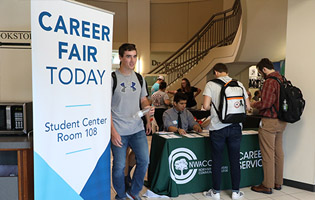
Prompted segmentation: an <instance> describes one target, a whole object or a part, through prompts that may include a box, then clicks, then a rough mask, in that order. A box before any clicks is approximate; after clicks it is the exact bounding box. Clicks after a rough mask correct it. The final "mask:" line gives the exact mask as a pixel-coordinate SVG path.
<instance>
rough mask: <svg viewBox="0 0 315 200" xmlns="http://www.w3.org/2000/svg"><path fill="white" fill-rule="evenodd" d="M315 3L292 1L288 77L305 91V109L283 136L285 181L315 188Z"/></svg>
mask: <svg viewBox="0 0 315 200" xmlns="http://www.w3.org/2000/svg"><path fill="white" fill-rule="evenodd" d="M314 10H315V1H311V0H299V1H296V0H289V1H288V23H287V26H288V27H287V48H286V52H287V53H286V76H287V78H289V79H290V80H291V81H292V83H293V84H294V85H297V86H298V87H299V88H301V90H302V91H303V95H304V99H305V100H306V107H305V110H304V113H303V115H302V119H301V120H300V121H299V122H297V123H294V124H289V125H288V126H287V128H286V130H285V133H284V151H285V168H284V177H285V178H286V179H290V180H294V181H299V182H303V183H308V184H312V185H314V184H315V134H314V122H315V120H314V113H315V104H314V102H315V89H314V87H313V84H312V83H311V81H312V80H313V79H314V74H315V62H314V52H315V48H314V46H315V37H314V35H315V26H314V21H315V12H314Z"/></svg>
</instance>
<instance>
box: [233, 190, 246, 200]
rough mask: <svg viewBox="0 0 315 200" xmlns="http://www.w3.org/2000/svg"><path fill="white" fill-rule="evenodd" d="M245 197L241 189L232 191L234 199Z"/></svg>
mask: <svg viewBox="0 0 315 200" xmlns="http://www.w3.org/2000/svg"><path fill="white" fill-rule="evenodd" d="M243 197H244V192H242V191H239V192H232V199H233V200H236V199H242V198H243Z"/></svg>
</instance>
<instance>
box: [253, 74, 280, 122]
mask: <svg viewBox="0 0 315 200" xmlns="http://www.w3.org/2000/svg"><path fill="white" fill-rule="evenodd" d="M271 76H275V77H277V78H279V79H280V80H281V81H283V79H282V76H281V75H280V74H279V73H278V72H272V73H270V74H269V75H267V77H266V81H265V82H264V85H263V88H262V91H261V101H259V102H257V103H255V104H254V107H255V108H257V109H258V110H259V114H260V115H262V116H263V117H268V118H277V116H278V115H277V111H276V110H275V108H274V107H273V105H275V107H276V108H277V110H279V96H280V85H279V83H278V82H277V81H276V80H274V79H271V78H269V79H267V78H268V77H271Z"/></svg>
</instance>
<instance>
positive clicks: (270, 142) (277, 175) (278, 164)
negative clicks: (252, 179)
mask: <svg viewBox="0 0 315 200" xmlns="http://www.w3.org/2000/svg"><path fill="white" fill-rule="evenodd" d="M256 67H257V69H258V71H259V73H261V74H262V75H263V77H264V79H265V82H264V85H263V88H262V91H261V101H257V102H252V103H251V106H252V107H253V108H257V109H258V110H259V114H260V115H261V116H262V119H261V122H260V127H259V130H258V136H259V146H260V150H261V155H262V164H263V170H264V180H263V182H262V183H261V184H260V185H258V186H252V187H251V189H252V190H253V191H255V192H260V193H265V194H272V188H274V189H276V190H281V185H282V184H283V163H284V154H283V147H282V135H283V131H284V129H285V127H286V125H287V123H286V122H284V121H281V120H279V119H278V118H277V117H278V116H277V110H279V97H280V85H279V83H278V82H277V81H276V80H274V79H271V78H269V79H268V77H272V76H275V77H277V78H279V79H280V80H281V81H283V79H282V76H281V75H280V74H279V73H278V72H277V71H275V69H274V66H273V64H272V62H271V61H270V60H269V59H268V58H263V59H261V61H260V62H259V63H258V64H257V66H256ZM275 108H276V109H277V110H275Z"/></svg>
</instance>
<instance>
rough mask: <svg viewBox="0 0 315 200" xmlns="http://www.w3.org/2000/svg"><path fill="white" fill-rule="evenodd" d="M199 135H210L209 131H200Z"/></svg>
mask: <svg viewBox="0 0 315 200" xmlns="http://www.w3.org/2000/svg"><path fill="white" fill-rule="evenodd" d="M199 135H202V136H204V137H209V132H208V131H207V132H202V133H199Z"/></svg>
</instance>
